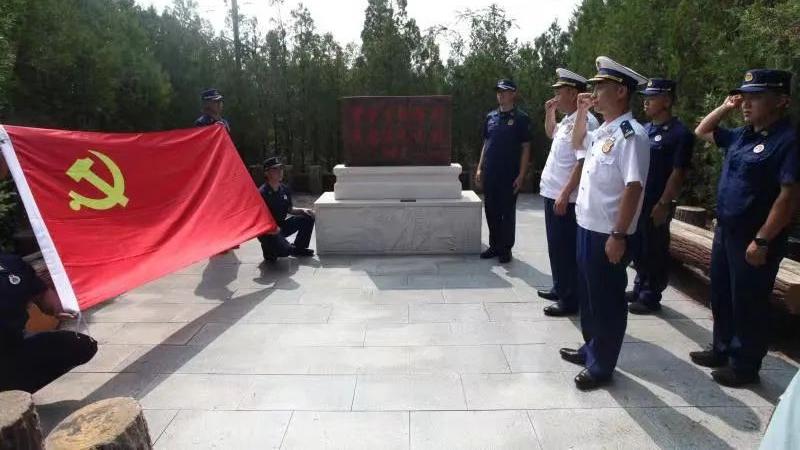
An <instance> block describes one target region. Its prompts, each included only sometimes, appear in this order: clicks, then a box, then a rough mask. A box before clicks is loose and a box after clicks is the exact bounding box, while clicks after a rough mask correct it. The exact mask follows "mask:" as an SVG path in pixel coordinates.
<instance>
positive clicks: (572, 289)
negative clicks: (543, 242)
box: [542, 197, 578, 311]
mask: <svg viewBox="0 0 800 450" xmlns="http://www.w3.org/2000/svg"><path fill="white" fill-rule="evenodd" d="M542 198H543V199H544V223H545V227H546V229H547V252H548V253H549V254H550V271H551V272H552V273H553V291H554V292H555V293H556V294H557V295H558V303H559V306H561V308H562V309H564V310H567V311H577V310H578V296H577V292H576V289H577V286H578V263H577V261H576V259H575V257H576V253H575V252H576V249H575V245H576V239H577V231H578V224H577V222H575V204H574V203H570V204H569V205H567V213H566V214H564V215H563V216H558V215H556V212H555V204H556V202H555V200H552V199H549V198H547V197H542Z"/></svg>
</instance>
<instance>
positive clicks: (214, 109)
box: [194, 89, 231, 133]
mask: <svg viewBox="0 0 800 450" xmlns="http://www.w3.org/2000/svg"><path fill="white" fill-rule="evenodd" d="M222 100H223V97H222V94H221V93H220V92H219V91H218V90H217V89H206V90H205V91H203V92H201V93H200V101H201V102H202V113H203V115H201V116H200V117H198V118H197V120H195V121H194V126H196V127H207V126H209V125H214V124H215V123H221V124H222V125H224V126H225V129H226V130H228V133H230V132H231V126H230V124H229V123H228V121H227V120H225V118H224V117H222V108H223V103H222Z"/></svg>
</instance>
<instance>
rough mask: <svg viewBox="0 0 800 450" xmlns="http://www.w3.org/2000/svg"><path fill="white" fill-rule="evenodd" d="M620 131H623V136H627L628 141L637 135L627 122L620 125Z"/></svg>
mask: <svg viewBox="0 0 800 450" xmlns="http://www.w3.org/2000/svg"><path fill="white" fill-rule="evenodd" d="M619 129H620V130H622V135H623V136H625V139H628V138H629V137H631V136H633V135H634V134H636V132H635V131H633V126H632V125H631V123H630V122H629V121H627V120H626V121H624V122H622V123H621V124H619Z"/></svg>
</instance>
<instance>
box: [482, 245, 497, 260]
mask: <svg viewBox="0 0 800 450" xmlns="http://www.w3.org/2000/svg"><path fill="white" fill-rule="evenodd" d="M495 256H497V252H496V251H494V249H493V248H491V247H489V248H487V249H486V250H484V251H483V253H481V259H491V258H494V257H495Z"/></svg>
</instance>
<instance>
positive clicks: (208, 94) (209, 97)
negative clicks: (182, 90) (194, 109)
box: [200, 89, 222, 102]
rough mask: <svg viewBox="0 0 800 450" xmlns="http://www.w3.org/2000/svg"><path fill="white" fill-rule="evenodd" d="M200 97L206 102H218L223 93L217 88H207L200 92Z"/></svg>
mask: <svg viewBox="0 0 800 450" xmlns="http://www.w3.org/2000/svg"><path fill="white" fill-rule="evenodd" d="M200 99H201V100H203V101H204V102H218V101H220V100H222V94H220V92H219V90H217V89H206V90H205V91H203V92H201V93H200Z"/></svg>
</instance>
